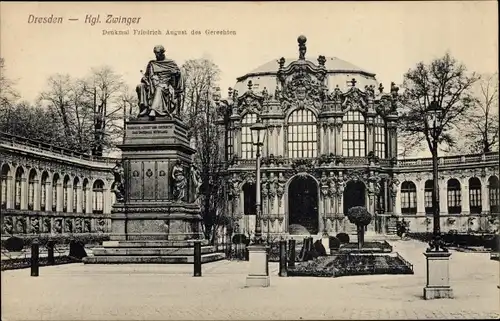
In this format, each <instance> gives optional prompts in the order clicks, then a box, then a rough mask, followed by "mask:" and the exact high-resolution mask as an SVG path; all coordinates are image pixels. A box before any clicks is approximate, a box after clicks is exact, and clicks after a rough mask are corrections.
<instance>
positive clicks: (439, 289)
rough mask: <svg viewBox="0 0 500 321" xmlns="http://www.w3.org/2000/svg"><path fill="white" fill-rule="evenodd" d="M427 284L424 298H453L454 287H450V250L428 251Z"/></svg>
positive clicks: (426, 255)
mask: <svg viewBox="0 0 500 321" xmlns="http://www.w3.org/2000/svg"><path fill="white" fill-rule="evenodd" d="M424 255H425V257H426V259H427V284H426V287H425V288H424V299H426V300H432V299H452V298H453V289H452V288H451V287H450V269H449V260H450V256H451V253H449V252H426V253H424Z"/></svg>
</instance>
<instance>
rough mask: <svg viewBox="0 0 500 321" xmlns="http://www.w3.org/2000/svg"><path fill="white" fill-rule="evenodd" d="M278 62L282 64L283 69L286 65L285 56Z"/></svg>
mask: <svg viewBox="0 0 500 321" xmlns="http://www.w3.org/2000/svg"><path fill="white" fill-rule="evenodd" d="M278 64H279V65H280V69H283V68H284V67H285V58H284V57H281V58H280V60H278Z"/></svg>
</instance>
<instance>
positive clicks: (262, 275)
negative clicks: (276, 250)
mask: <svg viewBox="0 0 500 321" xmlns="http://www.w3.org/2000/svg"><path fill="white" fill-rule="evenodd" d="M248 258H249V259H248V260H249V262H250V271H249V272H248V276H247V280H246V286H247V287H268V286H269V285H270V284H271V281H270V278H269V262H268V258H267V249H266V246H265V245H260V244H258V245H251V246H249V247H248Z"/></svg>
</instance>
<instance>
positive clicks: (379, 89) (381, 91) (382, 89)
mask: <svg viewBox="0 0 500 321" xmlns="http://www.w3.org/2000/svg"><path fill="white" fill-rule="evenodd" d="M378 91H379V92H380V93H381V94H382V93H383V92H384V85H382V83H380V85H378Z"/></svg>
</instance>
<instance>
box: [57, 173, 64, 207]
mask: <svg viewBox="0 0 500 321" xmlns="http://www.w3.org/2000/svg"><path fill="white" fill-rule="evenodd" d="M56 188H57V200H56V211H57V212H62V210H63V186H62V183H61V179H59V181H58V182H57V185H56Z"/></svg>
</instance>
